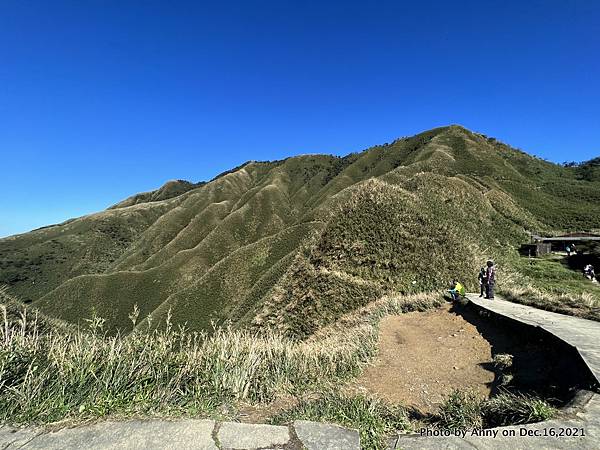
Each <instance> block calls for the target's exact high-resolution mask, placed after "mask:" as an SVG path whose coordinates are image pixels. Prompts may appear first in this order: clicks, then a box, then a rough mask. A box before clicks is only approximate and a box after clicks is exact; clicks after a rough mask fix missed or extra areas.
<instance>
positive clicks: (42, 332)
mask: <svg viewBox="0 0 600 450" xmlns="http://www.w3.org/2000/svg"><path fill="white" fill-rule="evenodd" d="M437 304H439V300H438V299H436V297H435V296H431V297H429V298H428V297H427V296H425V295H420V296H413V297H408V298H386V299H382V300H380V301H378V302H376V303H375V304H374V305H372V306H371V307H370V308H369V309H368V311H366V310H365V311H364V314H362V315H356V316H355V317H353V318H352V317H347V318H346V320H347V322H346V323H347V324H348V325H349V326H347V327H344V328H340V329H337V330H334V329H330V330H328V331H323V333H322V334H321V335H320V337H319V338H318V339H316V338H315V339H311V340H310V341H305V342H298V341H293V340H290V339H288V338H286V337H284V336H282V335H279V334H276V333H274V332H269V331H268V332H263V333H261V334H260V335H259V334H256V333H254V332H251V331H248V330H232V329H229V328H221V329H216V330H214V332H213V333H212V334H207V333H203V332H201V333H196V332H190V331H188V330H185V329H183V328H181V327H177V328H176V327H173V326H172V325H171V323H170V321H169V320H167V322H166V324H165V326H163V327H154V326H148V327H143V328H142V329H140V328H137V329H136V331H135V332H133V333H132V334H130V335H128V336H120V335H116V336H111V335H108V334H106V333H105V332H104V331H103V328H104V321H103V320H102V319H100V318H97V317H96V318H94V319H93V320H90V321H89V324H88V325H89V326H88V329H85V330H84V329H80V328H72V329H70V330H69V332H65V331H64V330H63V329H62V328H56V327H41V326H40V324H41V323H42V322H41V321H42V320H43V318H42V317H39V316H37V315H35V314H33V313H32V312H31V311H28V310H27V309H26V308H22V309H21V310H20V311H17V312H16V313H15V314H10V313H9V308H7V306H6V304H3V305H0V321H1V324H2V326H1V327H0V419H1V420H2V421H4V422H12V423H49V422H55V421H60V420H63V419H74V420H81V419H86V418H93V417H101V416H106V415H114V414H119V415H153V414H157V415H161V416H164V415H179V414H184V415H185V414H187V415H189V414H193V415H214V414H217V413H218V412H219V411H222V409H223V408H222V407H223V406H226V407H227V409H228V410H231V409H232V408H233V407H234V405H235V404H236V402H238V401H242V400H243V401H246V402H250V403H268V402H269V401H271V400H272V399H273V398H274V397H275V396H277V395H283V394H291V395H300V394H302V393H304V392H308V391H320V390H323V389H331V388H333V387H335V386H336V385H340V384H342V383H343V382H344V381H345V380H348V379H351V378H352V377H354V376H356V375H358V374H359V373H360V370H361V368H362V367H363V365H364V364H365V363H367V362H368V361H369V360H370V359H371V358H372V357H373V355H374V354H375V352H376V343H377V323H378V320H379V319H380V318H381V317H382V316H383V315H385V314H389V313H399V312H403V311H407V310H414V309H422V308H427V307H431V306H435V305H437ZM138 313H139V311H137V309H135V310H134V312H133V313H132V314H131V315H130V319H131V320H132V322H133V323H134V324H135V323H136V321H137V315H138Z"/></svg>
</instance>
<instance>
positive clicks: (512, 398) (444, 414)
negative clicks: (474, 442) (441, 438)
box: [434, 390, 556, 429]
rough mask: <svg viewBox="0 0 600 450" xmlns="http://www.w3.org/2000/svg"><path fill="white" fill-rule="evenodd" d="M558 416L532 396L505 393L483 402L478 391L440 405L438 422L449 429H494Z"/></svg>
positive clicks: (452, 396)
mask: <svg viewBox="0 0 600 450" xmlns="http://www.w3.org/2000/svg"><path fill="white" fill-rule="evenodd" d="M555 414H556V409H555V408H553V407H552V406H550V405H549V404H548V403H547V402H546V401H544V400H542V399H540V398H537V397H533V396H530V395H524V394H514V393H510V392H508V391H505V392H502V393H500V394H498V395H496V396H494V397H492V398H489V399H481V398H480V397H479V396H478V395H477V394H475V393H474V392H469V391H458V390H457V391H454V392H453V393H452V394H450V396H449V397H448V398H447V399H446V401H445V402H444V403H443V404H442V405H441V406H440V411H439V415H438V416H437V417H436V418H434V423H436V424H437V425H438V426H440V427H442V428H448V429H473V428H482V427H486V428H490V427H499V426H505V425H519V424H525V423H533V422H541V421H544V420H548V419H551V418H552V417H553V416H554V415H555Z"/></svg>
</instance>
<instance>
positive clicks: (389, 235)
mask: <svg viewBox="0 0 600 450" xmlns="http://www.w3.org/2000/svg"><path fill="white" fill-rule="evenodd" d="M582 170H583V169H579V168H574V167H563V166H559V165H555V164H551V163H548V162H546V161H543V160H540V159H537V158H535V157H532V156H529V155H527V154H526V153H524V152H522V151H519V150H516V149H513V148H511V147H509V146H508V145H506V144H503V143H500V142H498V141H496V140H494V139H491V138H487V137H486V136H483V135H480V134H477V133H472V132H470V131H468V130H465V129H464V128H462V127H459V126H450V127H443V128H437V129H434V130H431V131H427V132H424V133H421V134H418V135H416V136H413V137H408V138H402V139H398V140H396V141H394V142H392V143H391V144H386V145H381V146H375V147H372V148H370V149H367V150H365V151H363V152H360V153H353V154H350V155H348V156H346V157H343V158H339V157H335V156H329V155H306V156H299V157H294V158H288V159H285V160H282V161H275V162H248V163H246V164H244V165H242V166H240V167H238V168H236V169H233V170H231V171H229V172H226V173H224V174H221V175H219V176H218V177H216V178H215V179H213V180H211V181H210V182H207V183H198V184H193V183H189V182H184V181H174V182H169V183H167V184H166V185H165V186H163V187H162V188H160V189H158V190H156V191H153V192H149V193H143V194H138V195H135V196H133V197H130V198H129V199H127V200H124V201H123V202H121V203H119V204H117V205H115V206H113V207H111V208H109V209H108V210H106V211H103V212H100V213H97V214H93V215H90V216H85V217H82V218H78V219H74V220H71V221H68V222H65V223H63V224H59V225H53V226H50V227H46V228H43V229H39V230H35V231H32V232H30V233H25V234H22V235H17V236H12V237H8V238H4V239H0V284H6V285H8V286H9V289H10V292H11V293H12V294H14V295H15V296H17V297H19V298H21V299H22V300H24V301H26V302H31V303H32V305H33V306H35V307H36V308H38V309H39V310H41V311H42V312H44V313H46V314H48V315H50V316H52V317H56V318H59V319H62V320H65V321H67V322H71V323H78V322H80V321H82V320H83V319H89V318H91V317H92V316H93V315H94V314H97V315H100V316H102V317H104V318H106V319H107V322H106V325H107V327H108V329H109V330H111V331H112V332H115V331H117V330H119V329H120V330H122V331H124V332H127V331H129V330H131V328H132V323H131V321H130V320H129V318H128V314H129V313H130V312H131V311H132V310H133V308H134V306H135V305H137V307H138V309H139V311H140V319H147V318H149V317H152V318H153V319H160V318H163V317H165V316H166V315H167V314H168V313H169V311H171V314H172V316H173V320H174V321H175V322H176V323H180V324H181V323H186V324H187V325H188V326H189V327H191V328H192V329H197V330H205V329H210V327H211V322H215V323H216V324H225V323H231V324H233V325H234V326H236V327H247V326H252V327H258V328H260V329H263V328H265V326H268V327H269V328H275V329H278V330H281V331H284V332H285V333H288V334H289V335H292V336H297V337H306V336H309V335H311V334H312V333H314V332H315V331H316V330H318V329H320V328H322V327H323V326H325V325H327V324H330V323H332V322H333V321H335V320H336V318H338V317H340V316H341V315H343V314H346V313H348V312H351V311H353V310H356V309H357V308H361V307H363V306H365V305H367V304H368V303H369V302H371V301H373V300H375V299H378V298H380V297H381V296H382V295H384V294H386V293H392V292H400V293H412V292H428V291H432V290H438V289H440V288H444V287H445V285H446V284H447V283H448V281H449V280H450V279H451V278H454V277H457V278H459V279H461V280H463V281H464V282H465V283H466V284H467V286H468V287H470V288H474V286H473V282H474V281H475V280H474V276H473V274H474V273H475V272H476V270H477V268H478V267H479V266H480V265H481V264H482V261H484V260H485V259H486V258H488V257H494V258H496V259H499V260H500V262H501V264H502V263H504V264H505V268H506V270H507V271H509V270H510V272H511V273H518V271H519V270H520V268H519V267H518V264H516V263H514V262H515V259H514V255H515V251H514V249H515V247H516V246H518V245H519V244H520V243H522V242H525V241H526V240H527V231H536V232H550V231H575V230H576V231H585V230H593V229H598V228H600V181H599V180H598V179H597V177H594V176H587V175H585V176H584V175H582V173H583V172H582ZM586 173H587V172H586Z"/></svg>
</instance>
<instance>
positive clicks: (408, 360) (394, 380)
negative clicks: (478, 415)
mask: <svg viewBox="0 0 600 450" xmlns="http://www.w3.org/2000/svg"><path fill="white" fill-rule="evenodd" d="M449 310H450V305H449V304H447V305H444V306H443V307H441V308H440V309H436V310H433V311H427V312H413V313H407V314H402V315H400V316H390V317H386V318H385V319H383V321H382V322H381V327H380V332H379V355H378V357H377V359H376V360H375V361H374V366H372V367H369V368H367V369H366V370H365V372H364V373H363V375H362V376H361V377H360V378H359V379H358V381H357V386H356V387H357V388H358V389H359V390H366V391H367V392H369V393H372V394H376V395H377V396H378V397H379V398H382V399H384V400H387V401H389V402H392V403H400V404H403V405H406V406H413V407H415V408H417V409H418V410H420V411H421V412H434V411H435V410H436V409H437V406H438V405H439V404H440V403H441V401H442V400H443V398H444V397H445V396H447V395H448V394H449V393H450V392H452V390H453V389H455V388H459V389H473V390H475V391H477V392H480V393H481V395H482V396H488V395H489V393H490V391H491V384H492V382H493V380H494V373H493V372H491V371H490V370H487V369H485V368H484V367H483V366H482V365H484V366H486V367H488V368H489V363H490V362H491V358H492V353H491V345H490V343H489V342H488V341H487V340H485V339H484V338H483V337H482V336H481V335H480V334H479V332H478V331H477V328H476V327H475V326H474V325H472V324H471V323H469V322H467V321H466V320H465V319H463V318H462V317H461V316H460V315H457V314H455V313H452V312H450V311H449ZM486 363H488V364H486Z"/></svg>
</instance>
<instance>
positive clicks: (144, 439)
mask: <svg viewBox="0 0 600 450" xmlns="http://www.w3.org/2000/svg"><path fill="white" fill-rule="evenodd" d="M21 448H22V449H61V450H63V449H64V450H70V449H73V450H75V449H93V450H101V449H102V450H104V449H122V450H155V449H156V450H163V449H178V450H187V449H190V450H192V449H195V450H196V449H197V450H218V449H240V450H249V449H282V450H283V449H286V450H301V449H307V450H345V449H348V450H359V449H360V440H359V435H358V432H357V431H356V430H348V429H345V428H341V427H338V426H336V425H330V424H323V423H315V422H306V421H297V422H294V423H293V424H292V425H290V426H289V427H287V426H274V425H263V424H245V423H237V422H223V423H217V422H214V421H212V420H194V419H188V420H175V421H168V420H130V421H126V422H114V421H106V422H100V423H97V424H93V425H86V426H80V427H75V428H63V429H61V430H59V431H55V432H49V431H45V430H43V429H30V428H26V429H14V428H11V427H6V426H4V427H2V426H0V449H3V450H4V449H21Z"/></svg>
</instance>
